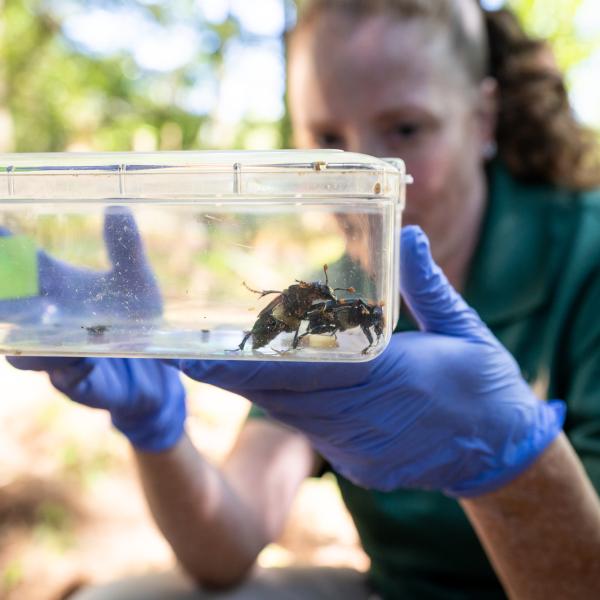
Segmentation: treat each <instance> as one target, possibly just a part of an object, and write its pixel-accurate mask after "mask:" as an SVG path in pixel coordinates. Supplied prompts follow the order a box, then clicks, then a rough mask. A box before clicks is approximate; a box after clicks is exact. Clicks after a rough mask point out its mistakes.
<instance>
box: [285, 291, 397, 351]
mask: <svg viewBox="0 0 600 600" xmlns="http://www.w3.org/2000/svg"><path fill="white" fill-rule="evenodd" d="M305 320H306V321H308V323H307V326H306V331H305V332H304V333H302V334H301V335H296V336H295V337H294V341H293V342H292V348H297V347H298V344H299V342H300V340H301V339H302V338H303V337H305V336H307V335H311V334H317V335H318V334H320V335H326V334H329V335H333V336H335V335H336V333H337V332H338V331H346V330H347V329H354V328H355V327H360V328H361V329H362V331H363V333H364V334H365V337H366V338H367V340H368V342H369V345H368V346H367V347H366V348H363V350H362V354H367V352H368V351H369V349H370V348H371V346H373V344H374V340H373V334H372V333H371V328H372V329H373V331H374V332H375V335H376V338H377V339H376V341H377V342H379V339H380V338H381V336H382V335H383V329H384V327H385V318H384V315H383V307H382V305H381V304H369V303H367V302H365V301H364V300H363V299H362V298H356V299H353V300H327V301H326V302H320V303H317V304H315V305H314V306H313V307H312V308H311V310H309V311H308V312H307V313H306V315H305Z"/></svg>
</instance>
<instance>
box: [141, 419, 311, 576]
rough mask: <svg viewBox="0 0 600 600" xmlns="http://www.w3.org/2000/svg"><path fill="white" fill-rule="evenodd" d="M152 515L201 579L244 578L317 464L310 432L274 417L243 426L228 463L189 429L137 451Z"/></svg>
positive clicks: (279, 527) (277, 528)
mask: <svg viewBox="0 0 600 600" xmlns="http://www.w3.org/2000/svg"><path fill="white" fill-rule="evenodd" d="M136 458H137V463H138V466H139V471H140V475H141V479H142V483H143V486H144V490H145V493H146V496H147V499H148V503H149V505H150V509H151V511H152V513H153V515H154V518H155V520H156V522H157V524H158V526H159V527H160V529H161V531H162V533H163V534H164V536H165V537H166V539H167V540H168V541H169V543H170V544H171V546H172V548H173V550H174V551H175V554H176V555H177V558H178V559H179V561H180V563H181V564H182V566H183V567H184V568H185V569H186V570H187V571H188V572H189V574H190V575H191V576H192V577H194V578H195V579H196V580H197V581H198V582H199V583H201V584H203V585H206V586H212V587H224V586H228V585H232V584H234V583H236V582H237V581H239V580H241V579H242V578H243V577H244V576H245V575H246V574H247V572H248V570H249V569H250V568H251V567H252V565H253V564H254V561H255V560H256V557H257V556H258V553H259V552H260V551H261V549H262V548H263V547H264V546H265V545H266V544H268V543H269V542H270V541H272V540H273V539H275V538H276V537H277V536H278V535H279V534H280V532H281V530H282V528H283V525H284V522H285V519H286V517H287V514H288V511H289V508H290V505H291V503H292V500H293V498H294V496H295V494H296V491H297V489H298V487H299V486H300V483H301V482H302V481H303V480H304V479H305V478H306V477H307V476H309V475H310V474H311V473H312V472H313V470H314V467H315V454H314V452H313V450H312V449H311V447H310V445H309V443H308V441H307V440H306V438H304V436H302V435H300V434H298V433H295V432H293V431H292V430H290V429H288V428H286V427H284V426H282V425H278V424H275V423H272V422H269V421H263V420H252V421H249V422H248V423H246V425H245V426H244V428H243V429H242V431H241V433H240V436H239V438H238V441H237V443H236V445H235V447H234V449H233V451H232V452H231V454H230V456H229V458H228V459H227V460H226V461H225V463H224V465H223V467H222V469H219V468H217V467H215V466H213V465H212V464H211V463H209V462H208V461H207V460H206V459H205V458H203V457H202V456H201V455H200V453H199V452H198V451H197V450H196V448H195V447H194V445H193V444H192V443H191V441H190V440H189V438H188V437H187V436H184V437H183V438H182V439H181V440H180V441H179V442H178V443H177V445H176V446H174V447H173V448H172V449H171V450H168V451H166V452H162V453H159V454H157V453H147V452H139V451H136Z"/></svg>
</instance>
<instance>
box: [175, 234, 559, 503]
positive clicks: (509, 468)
mask: <svg viewBox="0 0 600 600" xmlns="http://www.w3.org/2000/svg"><path fill="white" fill-rule="evenodd" d="M401 256H402V264H401V277H402V294H403V296H404V299H405V301H406V303H407V304H408V306H409V308H410V309H411V311H412V313H413V315H414V316H415V317H416V319H417V321H418V322H419V325H420V327H421V329H422V331H421V332H415V333H397V334H394V335H393V336H392V340H391V342H390V344H389V347H388V348H387V349H386V350H385V352H383V353H382V355H381V356H379V357H378V358H376V359H374V360H373V361H371V362H368V363H359V364H312V363H304V364H303V363H269V362H241V361H229V362H208V361H195V360H182V361H180V362H179V366H180V368H181V370H182V371H183V372H184V373H186V374H187V375H189V376H190V377H192V378H194V379H198V380H200V381H204V382H207V383H211V384H214V385H217V386H220V387H223V388H226V389H229V390H232V391H234V392H236V393H238V394H241V395H243V396H245V397H247V398H248V399H249V400H251V401H252V402H254V403H256V404H257V405H259V406H261V407H263V408H265V409H266V410H267V411H268V412H269V414H270V415H271V416H273V417H274V418H275V419H278V420H279V421H281V422H283V423H285V424H287V425H290V426H292V427H295V428H297V429H299V430H300V431H302V432H304V433H305V434H306V435H307V436H308V437H309V439H310V440H311V442H312V444H313V446H314V447H315V449H316V450H318V451H319V452H320V453H321V454H322V455H323V456H324V457H325V458H326V459H327V460H328V461H329V462H330V463H331V464H332V466H333V467H334V468H335V469H336V471H338V472H339V473H341V474H342V475H344V476H345V477H347V478H348V479H350V480H352V481H353V482H355V483H357V484H359V485H362V486H365V487H370V488H376V489H380V490H392V489H395V488H422V489H436V490H442V491H444V492H445V493H447V494H450V495H456V496H469V495H478V494H482V493H484V492H487V491H490V490H493V489H496V488H498V487H500V486H502V485H503V484H504V483H506V482H508V481H510V480H512V479H513V478H515V477H516V476H517V475H518V474H519V473H520V472H522V471H523V470H524V469H526V468H527V466H528V465H529V464H531V463H532V462H533V461H534V460H535V459H536V458H537V457H538V456H539V455H540V454H541V453H542V452H543V450H544V449H545V448H546V447H547V446H548V445H549V444H550V443H551V442H552V440H554V438H555V437H556V436H557V435H558V433H559V432H560V430H561V427H562V422H563V419H564V412H565V411H564V404H563V403H561V402H551V403H546V402H542V401H540V400H539V399H538V398H536V397H535V396H534V394H533V393H532V391H531V390H530V388H529V386H528V385H527V383H526V382H525V381H524V380H523V378H522V377H521V374H520V372H519V368H518V366H517V364H516V362H515V361H514V359H513V358H512V357H511V356H510V354H509V353H508V352H507V351H506V350H505V349H504V348H503V347H502V345H501V344H500V343H499V342H498V340H497V339H496V338H495V337H494V336H493V335H492V333H491V332H490V331H489V329H488V328H487V327H486V326H485V325H484V324H483V323H482V322H481V320H480V319H479V317H478V315H477V314H476V313H475V312H474V311H473V310H472V309H471V308H470V307H469V306H468V305H467V304H466V303H465V302H464V300H463V299H462V298H461V296H460V295H458V294H457V293H456V292H455V291H454V289H453V288H452V287H451V286H450V285H449V283H448V281H447V280H446V277H445V276H444V275H443V273H442V272H441V270H440V269H439V267H437V265H435V264H434V263H433V261H432V258H431V254H430V252H429V244H428V241H427V238H426V237H425V235H424V233H423V232H422V231H421V230H420V229H418V228H416V227H407V228H405V229H404V230H403V234H402V251H401Z"/></svg>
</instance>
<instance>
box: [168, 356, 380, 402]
mask: <svg viewBox="0 0 600 600" xmlns="http://www.w3.org/2000/svg"><path fill="white" fill-rule="evenodd" d="M373 362H374V361H373ZM170 364H172V362H170ZM178 364H179V368H180V370H181V371H182V372H183V373H185V374H186V375H187V376H188V377H191V378H192V379H196V380H197V381H202V382H204V383H210V384H212V385H216V386H218V387H221V388H223V389H227V390H231V391H233V392H236V393H239V394H242V395H243V394H244V393H245V392H252V391H257V390H282V391H284V390H290V391H299V392H301V391H313V390H319V389H331V388H334V387H338V386H340V385H344V386H350V385H356V384H357V383H360V382H362V381H364V379H365V378H366V376H367V375H368V373H370V372H371V368H372V367H371V366H370V363H358V364H335V363H301V362H267V361H209V360H188V359H183V360H180V361H179V362H178Z"/></svg>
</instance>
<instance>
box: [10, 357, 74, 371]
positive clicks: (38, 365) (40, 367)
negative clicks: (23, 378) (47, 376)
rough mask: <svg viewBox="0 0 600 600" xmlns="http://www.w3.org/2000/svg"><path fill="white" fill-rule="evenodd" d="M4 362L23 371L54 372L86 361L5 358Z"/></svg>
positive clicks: (69, 358) (49, 358)
mask: <svg viewBox="0 0 600 600" xmlns="http://www.w3.org/2000/svg"><path fill="white" fill-rule="evenodd" d="M6 360H7V361H8V362H9V363H10V364H11V365H12V366H13V367H15V368H17V369H21V370H23V371H55V370H60V369H67V368H70V367H74V366H77V365H79V364H82V363H83V362H84V361H85V360H86V359H84V358H80V357H77V356H64V357H63V356H7V357H6Z"/></svg>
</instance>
